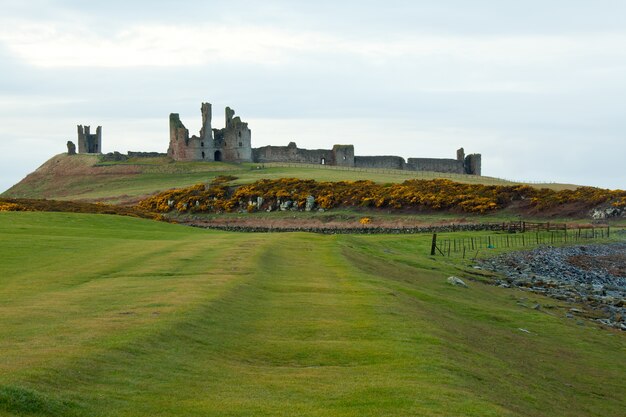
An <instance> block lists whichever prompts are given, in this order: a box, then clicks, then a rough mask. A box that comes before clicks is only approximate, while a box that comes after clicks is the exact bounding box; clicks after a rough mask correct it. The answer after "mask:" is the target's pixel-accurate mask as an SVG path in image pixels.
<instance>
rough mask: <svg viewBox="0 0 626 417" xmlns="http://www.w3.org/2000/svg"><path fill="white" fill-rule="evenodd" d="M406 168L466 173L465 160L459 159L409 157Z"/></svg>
mask: <svg viewBox="0 0 626 417" xmlns="http://www.w3.org/2000/svg"><path fill="white" fill-rule="evenodd" d="M406 169H408V170H410V171H434V172H446V173H452V174H465V165H464V163H463V161H459V160H457V159H438V158H409V159H408V160H407V166H406Z"/></svg>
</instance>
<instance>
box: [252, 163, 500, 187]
mask: <svg viewBox="0 0 626 417" xmlns="http://www.w3.org/2000/svg"><path fill="white" fill-rule="evenodd" d="M258 167H261V168H274V167H282V168H315V169H327V170H334V171H351V172H368V173H375V174H388V175H403V176H406V177H408V178H417V179H433V178H447V179H451V180H459V181H462V182H484V180H485V179H489V180H492V181H494V182H501V183H508V182H509V181H507V180H502V179H500V178H495V177H482V176H478V175H470V174H458V173H454V172H434V171H410V170H403V169H391V168H362V167H347V166H337V165H322V164H306V163H289V162H267V163H263V164H258Z"/></svg>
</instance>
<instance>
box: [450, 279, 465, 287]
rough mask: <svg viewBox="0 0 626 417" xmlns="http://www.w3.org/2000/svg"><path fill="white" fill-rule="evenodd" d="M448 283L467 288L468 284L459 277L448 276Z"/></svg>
mask: <svg viewBox="0 0 626 417" xmlns="http://www.w3.org/2000/svg"><path fill="white" fill-rule="evenodd" d="M448 284H451V285H454V286H457V287H464V288H467V284H466V283H465V282H464V281H463V280H462V279H461V278H459V277H448Z"/></svg>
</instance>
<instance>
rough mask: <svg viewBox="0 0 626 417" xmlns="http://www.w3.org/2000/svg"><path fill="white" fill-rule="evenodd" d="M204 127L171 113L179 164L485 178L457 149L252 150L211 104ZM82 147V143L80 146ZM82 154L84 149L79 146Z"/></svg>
mask: <svg viewBox="0 0 626 417" xmlns="http://www.w3.org/2000/svg"><path fill="white" fill-rule="evenodd" d="M201 112H202V128H201V129H200V135H199V136H195V135H193V136H191V137H189V130H188V129H187V128H186V127H185V125H184V124H183V123H182V122H181V120H180V116H179V115H178V113H172V114H170V145H169V148H168V151H167V154H168V156H170V157H171V158H173V159H174V160H176V161H224V162H258V163H269V162H286V163H306V164H320V165H331V166H345V167H357V168H383V169H401V170H407V171H434V172H445V173H455V174H469V175H481V155H480V154H470V155H467V156H466V155H465V151H464V150H463V148H461V149H459V150H457V153H456V159H445V158H442V159H438V158H408V159H407V160H405V159H404V158H403V157H400V156H391V155H389V156H355V154H354V146H353V145H334V146H333V148H332V149H301V148H298V147H297V145H296V143H295V142H290V143H289V144H288V145H287V146H263V147H260V148H252V132H251V130H250V129H249V128H248V124H247V123H244V122H242V121H241V119H240V118H239V117H234V116H235V111H234V110H232V109H231V108H230V107H226V111H225V119H226V125H225V127H224V128H223V129H214V128H212V126H211V104H210V103H202V106H201ZM79 145H80V143H79ZM79 151H80V146H79Z"/></svg>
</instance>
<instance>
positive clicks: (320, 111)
mask: <svg viewBox="0 0 626 417" xmlns="http://www.w3.org/2000/svg"><path fill="white" fill-rule="evenodd" d="M624 16H626V1H623V0H594V1H591V0H584V1H583V0H540V1H539V0H524V1H519V0H497V1H496V0H489V1H487V0H473V1H466V0H426V1H419V0H412V1H400V0H387V1H384V2H381V1H370V0H359V1H340V0H333V1H330V0H316V1H306V2H305V1H294V0H289V1H287V0H285V1H281V0H264V1H238V0H228V1H207V0H204V1H168V0H150V1H130V0H125V1H121V0H107V1H106V2H104V1H103V2H86V1H82V0H59V1H52V0H0V191H1V190H5V189H6V188H8V187H10V186H11V185H12V184H14V183H16V182H18V181H19V180H20V179H21V178H23V177H24V175H26V174H27V173H28V172H31V171H32V170H34V169H35V168H37V167H38V166H39V165H41V164H42V163H43V162H45V161H46V160H47V159H49V158H50V157H51V156H52V155H54V154H58V153H61V152H65V151H66V146H65V143H66V142H67V140H73V141H75V139H76V125H77V124H86V125H92V126H94V128H95V126H97V125H102V126H103V150H104V151H105V152H111V151H116V150H117V151H120V152H126V151H128V150H133V151H161V152H165V151H166V150H167V146H168V114H169V113H171V112H177V113H180V114H181V118H182V120H183V122H184V123H185V125H186V126H187V127H188V128H189V129H190V131H191V133H196V132H197V130H199V128H200V103H201V102H202V101H208V102H211V103H213V127H218V128H219V127H223V124H224V121H223V120H224V117H223V108H224V107H225V106H227V105H228V106H231V107H233V108H234V109H235V110H236V111H237V114H238V115H240V116H241V117H242V119H243V120H244V121H247V122H249V125H250V128H251V129H252V141H253V146H254V147H257V146H263V145H268V144H273V145H286V144H287V143H288V142H290V141H295V142H296V143H297V144H298V146H299V147H307V148H329V147H331V146H332V145H333V144H347V143H351V144H354V146H355V152H356V154H357V155H399V156H403V157H405V158H407V157H443V158H454V157H455V152H456V149H457V148H459V147H461V146H463V147H464V148H465V151H466V153H482V155H483V174H484V175H489V176H495V177H501V178H507V179H514V180H526V181H550V182H564V183H576V184H585V185H594V186H600V187H607V188H622V189H624V188H626V164H625V160H626V117H625V116H626V47H625V46H626V24H625V20H624Z"/></svg>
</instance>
